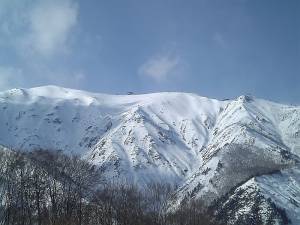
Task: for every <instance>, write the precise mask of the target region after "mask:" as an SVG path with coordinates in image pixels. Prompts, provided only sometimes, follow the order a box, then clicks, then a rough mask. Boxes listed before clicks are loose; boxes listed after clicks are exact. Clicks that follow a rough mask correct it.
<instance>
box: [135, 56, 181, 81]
mask: <svg viewBox="0 0 300 225" xmlns="http://www.w3.org/2000/svg"><path fill="white" fill-rule="evenodd" d="M179 64H180V60H179V57H178V56H176V55H175V56H174V55H170V54H167V55H158V56H155V57H152V58H150V59H149V60H148V61H146V62H145V63H144V64H143V65H142V66H141V67H140V68H139V70H138V73H139V74H140V75H142V76H148V77H151V78H153V79H154V80H156V81H158V82H160V81H163V80H165V79H166V78H167V77H169V76H170V75H171V74H172V73H174V71H175V70H176V68H177V67H178V66H179Z"/></svg>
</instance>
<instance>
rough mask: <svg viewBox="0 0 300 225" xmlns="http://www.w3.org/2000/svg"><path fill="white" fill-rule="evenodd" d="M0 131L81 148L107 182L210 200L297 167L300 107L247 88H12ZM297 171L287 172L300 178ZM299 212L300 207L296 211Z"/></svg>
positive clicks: (41, 143)
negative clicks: (156, 186)
mask: <svg viewBox="0 0 300 225" xmlns="http://www.w3.org/2000/svg"><path fill="white" fill-rule="evenodd" d="M0 133H1V136H0V144H2V145H5V146H9V147H11V148H14V149H20V150H32V149H37V148H42V149H53V150H64V151H65V152H69V153H70V152H74V153H76V154H80V155H81V156H82V157H83V158H85V159H87V160H89V161H90V162H92V163H93V164H94V165H96V166H97V167H98V168H99V169H100V170H101V171H103V179H104V181H109V180H111V179H116V180H126V181H130V182H134V183H137V184H139V185H145V184H147V183H149V182H168V183H173V184H176V185H179V188H178V190H177V194H176V196H175V198H174V199H173V200H172V201H173V203H174V204H173V205H176V204H181V203H183V202H184V201H185V199H193V198H201V197H202V198H205V199H207V202H208V204H211V202H212V201H215V200H218V199H219V198H220V197H221V196H223V195H224V194H226V193H228V192H229V190H230V189H231V188H234V187H235V185H238V184H239V183H240V182H247V179H249V178H251V177H256V176H258V175H259V176H261V175H264V174H266V176H268V175H267V174H269V173H276V171H284V170H285V169H292V168H295V170H296V171H298V167H299V166H298V161H299V157H300V106H287V105H283V104H279V103H274V102H270V101H267V100H263V99H257V98H254V97H252V96H248V95H242V96H239V97H238V98H236V99H233V100H225V101H219V100H216V99H209V98H206V97H201V96H198V95H196V94H191V93H179V92H163V93H153V94H143V95H107V94H97V93H91V92H85V91H80V90H74V89H66V88H62V87H57V86H46V87H37V88H31V89H12V90H8V91H5V92H1V93H0ZM232 173H234V175H232ZM290 173H291V175H289V173H285V177H289V176H290V177H291V179H292V177H293V175H292V172H290ZM272 176H273V175H272ZM276 179H277V178H276ZM278 179H279V178H278ZM274 182H275V181H274ZM276 182H277V183H279V184H280V179H279V180H278V181H277V180H276ZM276 182H275V183H276ZM295 182H296V184H297V185H299V182H300V181H298V180H297V179H296V180H295ZM297 185H296V187H297ZM262 186H263V185H261V186H259V190H263V188H262ZM290 186H291V185H287V186H286V187H290ZM299 186H300V185H299ZM299 186H298V187H299ZM246 187H248V186H247V185H246ZM264 187H265V186H264ZM271 189H272V188H269V189H268V190H271ZM283 192H284V190H283ZM190 193H193V195H192V196H191V194H190ZM265 193H267V192H265ZM296 193H299V194H300V190H299V191H296ZM284 194H286V195H289V196H290V192H289V190H286V191H285V193H284ZM273 198H275V197H274V196H273ZM291 198H292V199H293V201H295V202H298V203H299V204H300V199H298V198H297V195H296V197H291ZM275 199H276V198H275ZM222 204H223V203H222ZM224 204H225V203H224ZM281 205H282V204H281ZM294 212H299V208H297V207H296V206H295V207H294V208H293V207H291V208H289V212H288V215H294V214H293V213H294ZM291 218H292V220H293V223H295V224H297V222H299V221H300V218H299V217H295V216H291ZM295 221H296V222H295ZM233 224H234V222H233Z"/></svg>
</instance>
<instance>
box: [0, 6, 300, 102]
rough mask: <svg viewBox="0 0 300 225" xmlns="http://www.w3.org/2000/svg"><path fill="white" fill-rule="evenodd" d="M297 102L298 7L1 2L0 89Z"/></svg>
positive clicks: (299, 78) (299, 75)
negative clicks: (250, 97)
mask: <svg viewBox="0 0 300 225" xmlns="http://www.w3.org/2000/svg"><path fill="white" fill-rule="evenodd" d="M48 84H54V85H59V86H64V87H70V88H78V89H84V90H89V91H94V92H104V93H113V94H114V93H121V94H122V93H126V92H128V91H133V92H136V93H148V92H159V91H183V92H194V93H197V94H199V95H202V96H208V97H212V98H218V99H222V98H234V97H236V96H239V95H242V94H245V93H251V94H253V95H254V96H257V97H261V98H266V99H271V100H274V101H280V102H285V103H296V104H299V103H300V1H298V0H288V1H284V0H226V1H224V0H151V1H149V0H118V1H117V0H109V1H106V0H89V1H84V0H22V1H20V0H0V90H5V89H9V88H14V87H26V88H28V87H34V86H41V85H48Z"/></svg>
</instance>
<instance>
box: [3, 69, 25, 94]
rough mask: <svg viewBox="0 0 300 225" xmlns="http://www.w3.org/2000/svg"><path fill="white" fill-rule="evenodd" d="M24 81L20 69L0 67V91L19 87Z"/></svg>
mask: <svg viewBox="0 0 300 225" xmlns="http://www.w3.org/2000/svg"><path fill="white" fill-rule="evenodd" d="M24 80H25V79H24V75H23V72H22V70H21V69H18V68H14V67H2V66H0V91H3V90H8V89H11V88H16V87H20V85H22V84H23V83H24Z"/></svg>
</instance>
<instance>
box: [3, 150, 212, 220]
mask: <svg viewBox="0 0 300 225" xmlns="http://www.w3.org/2000/svg"><path fill="white" fill-rule="evenodd" d="M172 192H173V188H172V187H171V186H170V185H162V184H149V185H148V186H147V188H145V189H144V190H141V189H138V188H137V187H136V186H134V185H130V184H120V183H115V184H113V183H112V184H102V182H101V174H100V173H99V172H98V171H97V169H96V168H95V167H94V166H93V165H91V164H90V163H88V162H87V161H84V160H82V159H80V158H79V157H78V156H74V155H65V154H63V153H62V152H54V151H44V150H43V151H42V150H38V151H32V152H27V153H25V152H14V151H3V152H0V224H1V225H211V224H216V223H215V222H213V219H212V218H213V217H212V216H211V213H209V212H208V211H207V210H206V209H205V208H204V207H203V206H202V204H201V203H200V202H193V203H191V204H189V205H185V206H182V207H181V208H180V209H177V210H176V211H174V212H171V213H170V212H169V213H167V212H166V209H167V202H168V199H169V198H170V196H171V195H172Z"/></svg>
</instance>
